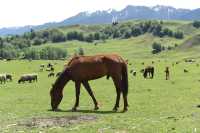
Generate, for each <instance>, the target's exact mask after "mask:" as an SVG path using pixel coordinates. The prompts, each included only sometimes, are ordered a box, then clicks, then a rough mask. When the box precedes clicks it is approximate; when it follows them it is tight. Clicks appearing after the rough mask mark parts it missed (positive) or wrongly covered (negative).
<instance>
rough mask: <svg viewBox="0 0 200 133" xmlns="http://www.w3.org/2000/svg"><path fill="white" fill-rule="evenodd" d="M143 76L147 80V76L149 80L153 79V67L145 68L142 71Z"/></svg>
mask: <svg viewBox="0 0 200 133" xmlns="http://www.w3.org/2000/svg"><path fill="white" fill-rule="evenodd" d="M143 76H144V78H147V77H148V76H149V77H150V78H153V77H154V67H153V66H147V67H146V68H145V69H144V73H143Z"/></svg>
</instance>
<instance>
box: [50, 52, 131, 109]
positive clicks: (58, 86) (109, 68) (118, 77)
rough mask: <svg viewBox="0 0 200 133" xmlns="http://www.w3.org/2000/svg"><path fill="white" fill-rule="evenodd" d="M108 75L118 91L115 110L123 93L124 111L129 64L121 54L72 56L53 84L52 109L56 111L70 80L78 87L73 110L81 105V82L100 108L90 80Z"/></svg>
mask: <svg viewBox="0 0 200 133" xmlns="http://www.w3.org/2000/svg"><path fill="white" fill-rule="evenodd" d="M107 75H109V76H110V77H112V79H113V82H114V85H115V88H116V93H117V97H116V103H115V106H114V108H113V110H114V111H117V109H118V107H119V101H120V95H121V93H122V94H123V99H124V111H127V110H128V101H127V95H128V74H127V64H126V62H125V61H124V60H123V59H122V58H121V57H120V56H118V55H114V54H109V55H108V54H106V55H95V56H76V57H74V58H72V59H71V60H70V61H69V63H68V64H67V65H66V67H65V68H64V70H63V71H62V72H61V74H60V75H59V77H58V78H57V80H56V81H55V83H54V84H53V85H52V88H51V90H50V96H51V107H52V110H53V111H56V110H57V109H58V105H59V104H60V102H61V100H62V98H63V88H64V86H65V85H66V84H67V82H68V81H70V80H72V81H74V82H75V89H76V102H75V104H74V107H73V108H72V111H76V109H77V107H78V106H79V95H80V86H81V84H83V86H84V88H85V89H86V91H87V92H88V93H89V95H90V96H91V98H92V100H93V102H94V105H95V108H94V109H95V110H98V109H99V106H98V102H97V100H96V98H95V96H94V94H93V91H92V89H91V87H90V85H89V82H88V81H90V80H95V79H98V78H101V77H103V76H107ZM109 95H111V94H109Z"/></svg>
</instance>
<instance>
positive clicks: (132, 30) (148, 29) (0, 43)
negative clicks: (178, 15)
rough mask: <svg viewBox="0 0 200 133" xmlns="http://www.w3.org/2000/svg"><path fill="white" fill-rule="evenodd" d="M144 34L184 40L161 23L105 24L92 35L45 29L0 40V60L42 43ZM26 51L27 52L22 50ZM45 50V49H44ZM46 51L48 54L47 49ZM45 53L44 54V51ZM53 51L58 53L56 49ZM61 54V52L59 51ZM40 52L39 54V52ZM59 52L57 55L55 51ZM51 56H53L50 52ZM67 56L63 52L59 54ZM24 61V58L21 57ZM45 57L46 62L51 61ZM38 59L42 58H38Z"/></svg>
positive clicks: (195, 22) (86, 40)
mask: <svg viewBox="0 0 200 133" xmlns="http://www.w3.org/2000/svg"><path fill="white" fill-rule="evenodd" d="M193 26H194V27H196V28H198V27H200V22H199V21H194V22H193ZM145 33H150V34H152V35H154V36H157V37H165V36H168V37H173V38H177V39H182V38H183V37H184V34H183V32H181V31H173V30H171V29H169V28H166V27H165V26H164V22H163V21H153V20H151V21H145V22H139V23H136V24H134V23H131V22H127V23H121V24H117V25H115V26H113V25H107V26H104V27H103V28H101V29H100V30H98V31H96V32H81V31H76V30H74V31H70V32H68V33H63V32H62V31H61V30H59V29H47V30H41V31H34V30H31V31H30V32H26V33H24V34H23V35H11V36H6V37H0V57H2V58H16V57H18V53H20V52H23V53H24V54H25V52H24V51H26V52H27V51H30V52H31V50H30V47H31V46H38V45H42V44H45V43H49V42H51V43H59V42H65V41H72V40H78V41H85V42H88V43H92V42H94V41H98V40H103V41H104V40H106V39H117V38H120V39H127V38H130V37H136V36H140V35H143V34H145ZM24 49H27V50H24ZM47 49H48V48H47ZM48 50H49V51H52V50H50V49H48ZM48 50H46V52H47V51H48ZM49 51H48V52H49ZM54 51H59V50H58V48H56V50H54ZM60 51H61V50H60ZM39 53H40V52H39ZM58 53H59V52H58ZM53 54H55V53H53ZM63 55H67V53H65V54H63ZM56 57H59V58H60V55H58V56H57V55H56ZM25 58H28V56H25ZM51 58H52V57H49V58H48V59H51ZM40 59H46V57H45V58H43V56H40Z"/></svg>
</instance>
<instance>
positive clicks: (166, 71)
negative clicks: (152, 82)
mask: <svg viewBox="0 0 200 133" xmlns="http://www.w3.org/2000/svg"><path fill="white" fill-rule="evenodd" d="M165 74H166V75H165V79H166V80H169V67H166V68H165Z"/></svg>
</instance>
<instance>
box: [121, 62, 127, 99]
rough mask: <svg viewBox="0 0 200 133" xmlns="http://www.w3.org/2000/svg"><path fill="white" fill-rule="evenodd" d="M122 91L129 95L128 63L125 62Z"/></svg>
mask: <svg viewBox="0 0 200 133" xmlns="http://www.w3.org/2000/svg"><path fill="white" fill-rule="evenodd" d="M122 87H123V90H122V92H123V93H124V94H125V95H126V96H127V95H128V73H127V65H126V63H124V64H123V65H122Z"/></svg>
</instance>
